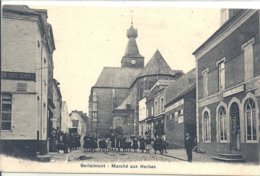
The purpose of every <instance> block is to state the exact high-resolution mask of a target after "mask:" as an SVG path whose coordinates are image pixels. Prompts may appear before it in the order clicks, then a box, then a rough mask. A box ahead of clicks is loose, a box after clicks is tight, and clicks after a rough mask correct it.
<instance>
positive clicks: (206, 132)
mask: <svg viewBox="0 0 260 176" xmlns="http://www.w3.org/2000/svg"><path fill="white" fill-rule="evenodd" d="M210 136H211V132H210V118H209V113H208V112H207V111H206V112H205V113H204V114H203V140H204V141H205V142H209V141H210Z"/></svg>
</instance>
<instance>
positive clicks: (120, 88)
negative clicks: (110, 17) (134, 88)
mask: <svg viewBox="0 0 260 176" xmlns="http://www.w3.org/2000/svg"><path fill="white" fill-rule="evenodd" d="M94 88H98V89H129V87H100V86H92V87H91V91H92V89H94Z"/></svg>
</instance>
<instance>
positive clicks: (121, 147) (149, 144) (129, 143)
mask: <svg viewBox="0 0 260 176" xmlns="http://www.w3.org/2000/svg"><path fill="white" fill-rule="evenodd" d="M83 141H84V144H83V148H84V151H86V152H96V151H103V152H108V151H117V152H120V151H123V152H132V151H133V152H137V151H138V150H140V151H141V152H142V153H150V151H151V150H152V149H154V152H155V153H156V152H157V151H158V152H160V153H161V154H162V153H164V152H165V153H167V150H166V148H167V141H166V139H165V138H163V137H156V138H155V139H153V138H151V137H148V136H140V137H135V136H128V137H124V136H111V137H110V138H98V139H97V138H95V137H93V136H87V135H86V136H85V137H84V138H83Z"/></svg>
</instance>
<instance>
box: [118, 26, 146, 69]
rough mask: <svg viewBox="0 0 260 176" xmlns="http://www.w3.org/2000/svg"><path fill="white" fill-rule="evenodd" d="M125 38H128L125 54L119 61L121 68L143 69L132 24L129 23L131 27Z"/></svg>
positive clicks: (142, 61)
mask: <svg viewBox="0 0 260 176" xmlns="http://www.w3.org/2000/svg"><path fill="white" fill-rule="evenodd" d="M126 36H127V38H128V43H127V46H126V50H125V54H124V56H123V58H122V60H121V67H122V68H144V57H143V56H141V55H140V54H139V50H138V47H137V44H136V40H135V39H136V38H137V36H138V34H137V30H136V29H135V28H134V27H133V22H131V26H130V28H129V29H128V30H127V33H126Z"/></svg>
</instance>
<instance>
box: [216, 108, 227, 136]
mask: <svg viewBox="0 0 260 176" xmlns="http://www.w3.org/2000/svg"><path fill="white" fill-rule="evenodd" d="M218 124H219V135H220V136H219V137H220V141H226V140H227V115H226V110H225V108H224V107H223V106H221V107H220V108H219V110H218Z"/></svg>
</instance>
